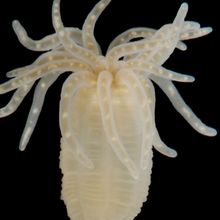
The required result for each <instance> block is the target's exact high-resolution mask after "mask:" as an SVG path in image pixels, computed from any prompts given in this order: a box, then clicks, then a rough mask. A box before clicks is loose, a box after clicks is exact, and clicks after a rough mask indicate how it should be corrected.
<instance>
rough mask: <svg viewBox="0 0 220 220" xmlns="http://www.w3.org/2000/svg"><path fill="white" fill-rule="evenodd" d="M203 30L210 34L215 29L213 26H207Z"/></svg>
mask: <svg viewBox="0 0 220 220" xmlns="http://www.w3.org/2000/svg"><path fill="white" fill-rule="evenodd" d="M203 30H204V31H205V32H206V34H210V33H211V32H212V31H213V28H212V27H205V28H203Z"/></svg>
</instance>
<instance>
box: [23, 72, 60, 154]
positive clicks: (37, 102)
mask: <svg viewBox="0 0 220 220" xmlns="http://www.w3.org/2000/svg"><path fill="white" fill-rule="evenodd" d="M60 74H61V72H58V73H56V74H54V75H49V76H45V77H43V78H42V79H41V80H40V81H39V83H38V85H37V87H36V88H35V92H34V98H33V103H32V106H31V110H30V113H29V115H28V119H27V122H26V125H25V128H24V131H23V134H22V136H21V140H20V144H19V149H20V150H21V151H23V150H25V148H26V146H27V144H28V142H29V140H30V137H31V135H32V133H33V131H34V128H35V126H36V123H37V120H38V118H39V115H40V112H41V109H42V107H43V104H44V99H45V95H46V93H47V90H48V89H49V87H50V86H51V85H52V84H53V83H54V82H55V81H56V79H57V78H58V76H59V75H60Z"/></svg>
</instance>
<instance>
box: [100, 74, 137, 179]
mask: <svg viewBox="0 0 220 220" xmlns="http://www.w3.org/2000/svg"><path fill="white" fill-rule="evenodd" d="M111 84H112V75H111V74H110V73H109V72H107V71H103V72H101V73H100V74H99V77H98V81H97V92H98V99H99V105H100V110H101V116H102V122H103V127H104V131H105V134H106V137H107V139H108V142H109V144H110V145H111V147H112V150H113V151H114V152H115V154H116V155H117V157H118V159H119V160H120V161H121V163H122V164H123V165H124V166H125V167H126V168H127V169H128V171H129V172H130V174H131V176H132V177H133V178H134V179H138V175H139V174H138V169H137V167H136V165H135V164H134V162H133V161H132V160H131V158H130V157H129V155H128V153H127V151H126V149H125V147H124V145H123V143H122V142H121V140H120V137H119V135H118V132H117V129H116V125H115V119H114V114H113V110H112V102H111ZM107 116H109V117H107Z"/></svg>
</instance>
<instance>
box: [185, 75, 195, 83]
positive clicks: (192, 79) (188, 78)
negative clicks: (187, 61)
mask: <svg viewBox="0 0 220 220" xmlns="http://www.w3.org/2000/svg"><path fill="white" fill-rule="evenodd" d="M194 81H195V77H194V76H185V77H184V82H194Z"/></svg>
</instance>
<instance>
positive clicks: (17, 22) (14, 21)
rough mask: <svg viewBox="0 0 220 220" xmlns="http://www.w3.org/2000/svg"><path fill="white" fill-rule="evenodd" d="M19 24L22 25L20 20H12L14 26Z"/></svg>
mask: <svg viewBox="0 0 220 220" xmlns="http://www.w3.org/2000/svg"><path fill="white" fill-rule="evenodd" d="M18 25H20V22H19V21H18V20H13V21H12V27H13V28H16V27H17V26H18Z"/></svg>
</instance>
